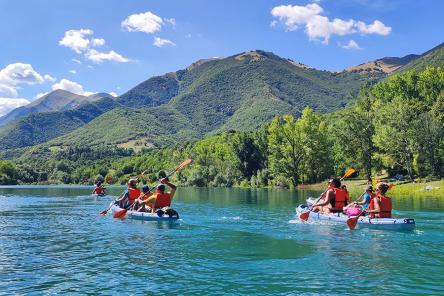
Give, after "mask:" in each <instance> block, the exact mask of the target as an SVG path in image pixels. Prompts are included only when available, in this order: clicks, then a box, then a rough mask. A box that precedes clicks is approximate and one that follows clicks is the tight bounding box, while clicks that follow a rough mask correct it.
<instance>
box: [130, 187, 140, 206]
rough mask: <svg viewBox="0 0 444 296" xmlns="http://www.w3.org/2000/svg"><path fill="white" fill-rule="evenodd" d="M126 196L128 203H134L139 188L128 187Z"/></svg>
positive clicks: (138, 194)
mask: <svg viewBox="0 0 444 296" xmlns="http://www.w3.org/2000/svg"><path fill="white" fill-rule="evenodd" d="M128 195H129V196H128V198H129V202H130V204H132V203H134V201H135V200H136V199H138V198H139V196H140V189H139V188H128Z"/></svg>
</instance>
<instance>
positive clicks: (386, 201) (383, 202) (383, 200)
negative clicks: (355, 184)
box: [368, 194, 392, 218]
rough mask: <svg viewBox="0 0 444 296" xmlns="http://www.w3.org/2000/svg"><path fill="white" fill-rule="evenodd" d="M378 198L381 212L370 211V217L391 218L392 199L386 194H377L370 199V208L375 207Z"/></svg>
mask: <svg viewBox="0 0 444 296" xmlns="http://www.w3.org/2000/svg"><path fill="white" fill-rule="evenodd" d="M376 199H379V213H370V218H375V217H377V218H391V217H392V199H391V198H390V197H387V196H384V195H380V194H379V195H376V196H375V198H372V199H371V200H370V205H369V207H368V208H369V209H370V210H374V209H375V202H376Z"/></svg>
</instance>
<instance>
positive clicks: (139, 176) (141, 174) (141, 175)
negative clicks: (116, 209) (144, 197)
mask: <svg viewBox="0 0 444 296" xmlns="http://www.w3.org/2000/svg"><path fill="white" fill-rule="evenodd" d="M145 172H146V171H143V172H142V173H140V174H139V175H138V176H137V180H138V179H141V178H142V177H143V175H144V174H145ZM125 191H126V189H125ZM125 191H123V192H122V194H120V195H119V196H118V197H117V198H116V199H115V200H114V201H113V202H112V203H111V204H110V205H109V207H108V208H107V209H106V210H104V211H101V212H100V213H99V214H100V215H102V216H106V214H108V211H109V210H110V209H111V207H112V206H113V205H114V204H115V202H116V201H117V200H118V199H119V198H120V197H122V195H123V194H125Z"/></svg>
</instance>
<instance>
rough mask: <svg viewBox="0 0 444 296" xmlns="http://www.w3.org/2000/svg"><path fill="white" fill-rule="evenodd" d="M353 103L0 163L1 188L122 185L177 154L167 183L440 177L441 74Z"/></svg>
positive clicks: (372, 92) (375, 91)
mask: <svg viewBox="0 0 444 296" xmlns="http://www.w3.org/2000/svg"><path fill="white" fill-rule="evenodd" d="M355 99H356V103H355V104H354V105H353V106H350V107H347V108H345V109H342V110H340V111H337V112H332V113H327V114H324V115H321V114H317V113H315V112H314V111H313V110H312V109H310V108H305V109H304V110H303V112H302V114H301V116H300V117H299V118H295V117H294V116H292V115H282V116H278V117H276V118H274V119H273V120H272V121H271V122H270V123H267V124H265V125H263V126H262V127H261V128H260V129H258V130H255V131H248V132H241V131H227V132H223V133H220V134H217V135H212V136H209V137H207V138H205V139H202V140H199V141H195V142H190V143H183V144H181V145H176V146H174V147H170V148H166V149H162V150H156V151H151V152H142V153H131V151H128V150H124V149H123V150H122V149H120V150H118V149H117V150H116V149H115V148H112V149H111V148H109V147H103V149H99V151H97V149H96V150H94V151H92V150H91V149H90V148H85V147H77V148H75V147H74V148H73V147H71V148H70V149H65V150H61V151H55V152H54V151H52V152H51V151H49V152H48V151H46V153H47V155H49V156H47V157H43V158H41V157H37V158H34V159H32V158H30V157H28V158H26V157H25V158H23V159H22V160H21V161H14V163H13V162H10V161H2V162H0V183H2V184H11V183H15V182H26V183H32V182H42V181H43V182H50V183H87V184H89V183H93V182H95V181H97V180H104V179H108V180H112V181H111V182H112V183H119V184H124V183H125V182H126V180H127V179H128V178H129V177H130V176H132V175H137V174H139V173H140V172H142V171H146V173H145V175H144V176H143V180H144V181H145V182H148V183H149V182H155V180H156V179H157V174H158V173H159V171H161V170H167V169H168V168H174V167H175V165H177V164H178V163H180V162H181V161H182V160H183V159H185V158H192V159H193V160H194V164H193V165H192V166H190V167H189V168H188V169H187V170H184V171H183V172H180V173H179V174H177V175H176V176H175V177H174V178H175V181H176V182H178V183H180V184H182V185H187V186H227V187H231V186H251V187H265V186H278V187H296V186H298V185H299V184H301V183H304V184H307V183H316V182H320V181H322V180H325V179H326V178H328V177H330V176H333V175H339V174H341V173H342V172H343V171H344V170H345V169H346V168H347V167H350V166H351V167H354V168H356V169H358V170H359V171H360V175H361V176H364V177H365V178H366V179H367V180H368V181H371V180H372V178H373V177H374V175H375V174H376V173H381V172H385V173H387V174H388V175H389V176H394V175H404V176H406V177H407V179H409V180H411V181H413V180H414V179H415V178H417V177H433V178H442V177H443V175H444V169H443V162H444V70H443V69H441V68H432V67H428V68H426V69H425V70H424V71H422V72H414V71H410V72H406V73H403V74H399V75H396V76H392V77H389V78H387V79H385V80H383V81H382V82H379V83H378V84H376V85H373V86H370V85H366V86H364V87H363V88H362V89H361V91H360V93H359V95H358V96H357V97H356V98H355Z"/></svg>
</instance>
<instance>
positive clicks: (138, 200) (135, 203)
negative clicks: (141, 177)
mask: <svg viewBox="0 0 444 296" xmlns="http://www.w3.org/2000/svg"><path fill="white" fill-rule="evenodd" d="M165 185H166V186H168V187H169V188H170V191H169V192H166V190H165V189H166V187H165ZM153 189H154V188H153ZM155 189H156V191H155V192H154V193H151V191H152V190H150V188H149V186H148V185H143V186H142V188H141V189H140V188H138V187H137V179H130V180H129V181H128V188H127V190H126V191H125V192H124V193H123V194H122V195H121V196H120V197H119V198H118V199H117V200H116V201H115V204H116V205H118V206H119V207H120V208H123V209H129V208H130V209H131V210H132V211H138V212H149V213H151V212H155V211H157V210H159V209H163V208H166V207H170V206H171V201H172V199H173V197H174V194H175V193H176V186H175V185H174V184H172V183H171V182H170V181H169V180H168V178H162V179H161V180H160V184H159V185H157V186H156V188H155Z"/></svg>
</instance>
